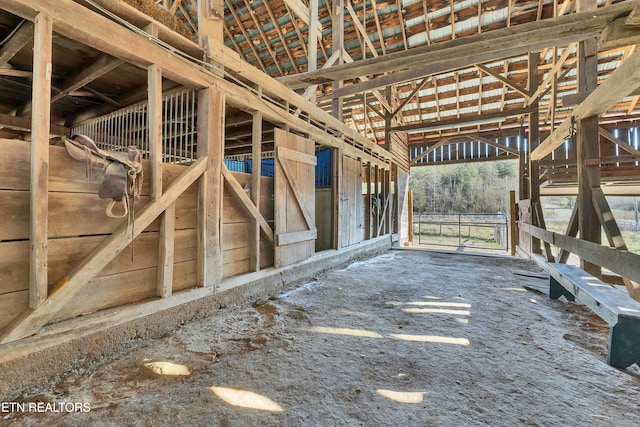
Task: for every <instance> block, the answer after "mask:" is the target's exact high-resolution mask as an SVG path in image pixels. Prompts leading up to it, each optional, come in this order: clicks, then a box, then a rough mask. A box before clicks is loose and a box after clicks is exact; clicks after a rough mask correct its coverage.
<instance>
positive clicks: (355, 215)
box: [340, 156, 365, 248]
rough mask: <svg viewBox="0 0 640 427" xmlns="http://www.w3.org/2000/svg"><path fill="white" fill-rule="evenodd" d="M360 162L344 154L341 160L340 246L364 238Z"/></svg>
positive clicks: (348, 244)
mask: <svg viewBox="0 0 640 427" xmlns="http://www.w3.org/2000/svg"><path fill="white" fill-rule="evenodd" d="M361 174H362V163H361V162H360V160H358V159H352V158H350V157H347V156H344V157H343V160H342V197H341V198H340V200H341V203H342V207H341V209H340V213H341V218H340V227H341V228H342V230H341V232H340V237H341V242H340V247H343V248H344V247H347V246H351V245H355V244H356V243H360V242H361V241H363V240H364V234H365V233H364V197H363V195H362V176H361Z"/></svg>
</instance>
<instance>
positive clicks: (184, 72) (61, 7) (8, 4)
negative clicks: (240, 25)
mask: <svg viewBox="0 0 640 427" xmlns="http://www.w3.org/2000/svg"><path fill="white" fill-rule="evenodd" d="M100 1H101V2H102V1H103V0H100ZM0 8H2V9H5V10H7V11H9V12H11V13H13V14H16V15H18V16H22V17H24V18H26V19H30V20H33V19H34V17H35V15H36V14H37V13H38V12H39V11H42V12H43V13H46V14H47V15H50V16H52V19H53V27H54V31H55V32H56V33H59V34H61V35H63V36H65V37H69V38H71V39H73V40H77V41H79V42H82V43H84V44H86V45H87V46H91V47H93V48H95V49H98V50H100V51H102V52H105V53H107V54H109V55H111V56H115V57H118V58H121V59H124V60H125V61H128V62H131V63H134V64H139V65H142V66H144V67H147V66H149V65H151V64H154V63H155V64H157V65H158V66H159V67H161V68H162V70H163V75H164V76H165V77H166V78H167V79H168V80H171V81H174V82H176V83H179V84H182V85H185V86H187V87H197V88H203V87H208V86H211V85H217V86H218V87H219V88H220V89H221V90H222V91H223V92H224V93H225V94H226V100H227V104H229V105H232V106H234V107H237V108H240V109H243V110H245V109H250V108H251V109H253V110H255V109H256V108H257V109H260V110H261V111H262V112H263V114H264V118H265V120H268V121H273V122H275V123H286V124H289V125H290V126H291V127H292V128H294V129H296V130H298V131H300V132H304V133H308V134H310V135H311V137H312V138H313V139H315V140H316V141H318V142H319V143H322V144H323V145H327V146H335V147H338V146H340V147H345V151H349V152H352V153H353V154H354V156H355V157H359V156H362V157H364V158H370V159H371V161H372V162H375V163H381V159H388V158H390V156H389V153H388V152H386V151H385V150H384V148H382V147H379V146H377V145H376V144H374V143H372V142H371V141H370V140H368V139H367V138H365V137H364V136H362V135H360V134H359V133H358V132H357V131H356V130H355V129H353V128H351V127H349V126H347V125H345V124H344V123H343V122H342V121H340V120H338V119H336V118H333V117H331V116H330V115H328V114H327V113H326V112H324V111H322V110H321V109H320V108H319V107H318V106H316V105H314V104H312V103H310V102H309V101H307V100H305V99H304V98H302V96H300V95H298V94H296V93H295V92H293V91H290V90H287V89H286V87H285V86H283V85H282V84H279V83H277V82H276V81H275V80H274V79H272V78H270V77H269V76H267V75H266V74H264V73H262V72H260V71H259V70H258V69H257V68H256V67H254V66H252V65H250V64H247V63H245V62H244V61H241V60H240V58H239V56H238V55H237V54H236V53H235V52H233V51H231V50H230V49H229V48H225V47H224V46H216V49H214V50H213V51H212V56H213V59H216V60H217V59H220V62H223V63H225V64H226V65H227V66H228V68H229V69H230V70H232V71H234V72H238V73H240V74H243V75H244V76H245V77H246V78H247V79H249V80H251V81H254V82H259V84H260V86H261V87H262V89H263V91H264V93H265V94H267V95H269V96H274V97H275V98H276V99H281V100H283V101H286V102H288V103H289V104H290V105H292V106H298V107H302V109H303V110H304V111H305V112H306V113H307V114H309V116H310V117H312V118H313V119H314V120H316V121H318V122H321V123H324V124H325V125H326V127H327V128H330V129H334V130H337V131H338V132H339V133H340V134H342V135H344V136H345V137H346V138H347V139H350V140H351V141H352V142H353V143H354V145H351V144H347V143H345V141H344V140H343V139H341V138H340V139H339V138H336V137H333V136H332V135H330V134H329V133H327V132H325V131H324V130H322V129H321V128H319V127H317V126H314V125H312V124H310V123H308V122H305V121H303V120H301V119H299V118H295V117H293V116H292V115H290V114H288V113H286V112H285V110H284V109H282V108H279V107H276V106H274V105H273V104H271V103H270V102H266V101H264V100H262V99H260V98H258V97H257V96H255V95H253V94H251V93H250V92H249V91H247V90H245V89H243V88H241V87H239V86H237V85H235V84H233V83H230V82H227V81H225V80H223V79H221V78H218V77H217V76H215V75H211V74H209V73H207V72H205V71H204V70H203V69H202V68H200V67H198V66H197V65H196V64H193V63H191V62H189V61H187V60H185V59H183V58H180V57H178V56H177V55H173V54H171V53H169V52H167V51H166V50H165V49H163V48H162V47H160V46H158V45H156V44H155V43H153V42H151V41H149V40H147V39H145V38H144V37H141V36H138V35H136V34H134V33H132V32H131V31H128V30H127V29H125V28H123V27H121V26H120V25H118V24H116V23H114V22H111V21H109V20H108V19H106V18H104V17H102V16H100V15H97V14H95V13H93V12H92V11H91V10H89V9H87V8H85V7H83V6H81V5H78V4H77V3H75V2H73V1H71V0H57V1H56V2H55V4H53V3H51V2H49V1H46V0H21V1H20V3H16V2H13V1H8V0H0ZM88 24H90V25H88ZM114 38H117V39H118V41H119V42H118V43H110V42H109V40H113V39H114ZM234 57H235V58H236V59H235V60H234V59H233V58H234ZM360 146H361V147H362V148H363V149H364V150H366V151H363V150H361V149H360V148H359V147H360ZM370 153H374V154H375V155H371V154H370Z"/></svg>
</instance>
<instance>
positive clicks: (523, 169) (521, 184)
mask: <svg viewBox="0 0 640 427" xmlns="http://www.w3.org/2000/svg"><path fill="white" fill-rule="evenodd" d="M519 136H520V155H519V156H518V171H519V172H520V173H519V174H518V200H526V199H528V198H529V181H528V179H527V177H528V171H527V167H528V166H529V151H528V148H527V149H525V145H524V140H525V138H526V134H525V132H524V127H521V128H520V135H519Z"/></svg>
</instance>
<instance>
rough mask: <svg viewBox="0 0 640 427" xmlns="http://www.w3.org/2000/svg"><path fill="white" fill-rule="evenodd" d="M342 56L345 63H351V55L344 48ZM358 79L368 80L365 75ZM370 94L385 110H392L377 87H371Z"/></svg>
mask: <svg viewBox="0 0 640 427" xmlns="http://www.w3.org/2000/svg"><path fill="white" fill-rule="evenodd" d="M342 58H343V59H344V62H345V63H347V64H351V63H353V58H351V55H349V54H348V53H347V51H346V50H343V51H342ZM360 80H362V81H363V82H366V81H369V78H368V77H365V76H361V77H360ZM371 94H372V95H373V96H374V97H375V98H376V99H377V100H378V102H379V103H380V105H382V106H383V107H384V109H385V110H387V111H388V112H391V111H392V108H391V105H389V103H388V102H387V100H386V99H385V98H384V95H382V94H381V93H380V91H379V90H378V89H371Z"/></svg>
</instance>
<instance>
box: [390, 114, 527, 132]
mask: <svg viewBox="0 0 640 427" xmlns="http://www.w3.org/2000/svg"><path fill="white" fill-rule="evenodd" d="M531 111H532V109H531V108H516V109H508V110H504V111H497V112H494V113H487V114H483V115H482V116H478V115H472V116H462V117H460V118H457V117H453V118H450V119H443V120H431V121H424V122H422V123H414V124H410V125H404V126H397V127H394V128H393V129H392V130H393V131H403V132H419V131H425V132H426V131H432V130H438V129H449V128H461V127H464V126H473V125H476V124H480V123H485V122H488V121H499V120H504V119H506V118H507V117H513V116H521V115H523V114H528V113H530V112H531Z"/></svg>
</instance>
